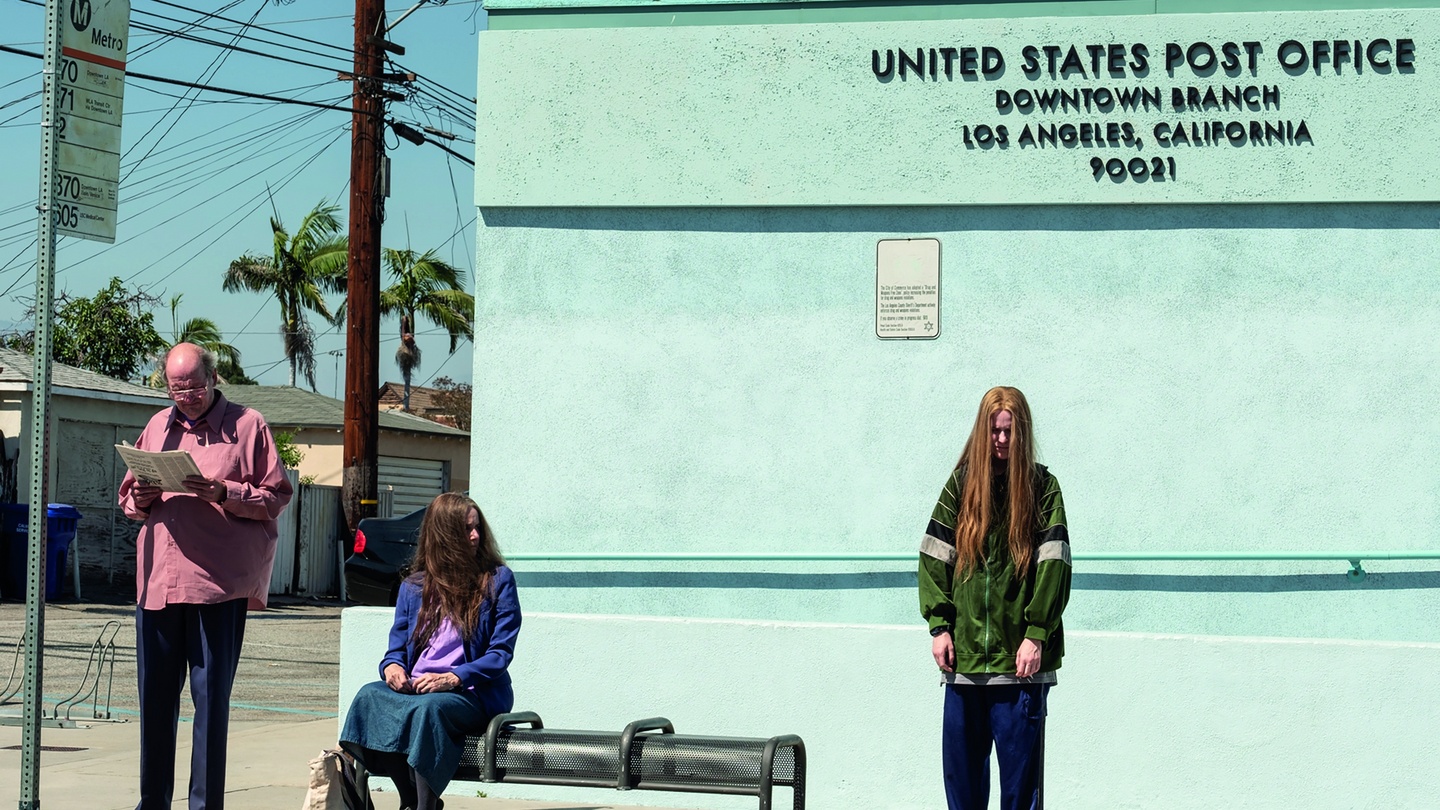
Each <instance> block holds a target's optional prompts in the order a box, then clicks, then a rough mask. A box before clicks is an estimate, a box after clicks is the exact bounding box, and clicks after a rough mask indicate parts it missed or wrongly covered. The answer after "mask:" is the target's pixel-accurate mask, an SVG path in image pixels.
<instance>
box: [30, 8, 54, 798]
mask: <svg viewBox="0 0 1440 810" xmlns="http://www.w3.org/2000/svg"><path fill="white" fill-rule="evenodd" d="M62 24H63V22H62V18H61V7H60V0H47V1H46V3H45V66H44V81H45V91H44V104H43V106H42V107H41V115H40V204H39V211H40V216H39V252H40V255H39V259H38V261H37V263H36V266H35V348H34V355H33V356H34V373H33V374H32V375H31V378H32V379H33V380H34V385H33V386H32V388H31V395H30V515H29V525H28V527H27V528H28V532H27V535H26V536H27V538H28V541H29V543H30V555H29V565H28V566H27V576H26V581H27V582H28V583H29V587H28V589H27V590H26V594H25V628H26V629H25V689H24V692H23V696H24V697H23V704H22V705H23V722H24V729H23V739H22V744H21V760H20V805H19V806H20V810H39V807H40V720H41V711H42V703H41V695H42V694H43V693H42V689H41V685H42V683H43V680H44V679H43V672H42V669H43V667H42V657H41V653H42V651H43V650H44V649H45V581H44V577H45V542H46V535H47V531H46V530H47V529H48V526H47V523H48V521H47V520H46V515H45V511H46V510H45V505H46V503H47V502H48V501H49V491H50V486H49V484H50V481H49V479H50V430H49V427H50V424H49V420H50V354H51V345H50V344H51V330H52V328H53V323H52V321H53V316H54V309H55V219H54V211H55V165H56V163H55V162H56V152H57V150H58V138H57V135H58V130H57V121H58V120H59V115H60V111H59V92H58V77H59V68H60V26H61V25H62Z"/></svg>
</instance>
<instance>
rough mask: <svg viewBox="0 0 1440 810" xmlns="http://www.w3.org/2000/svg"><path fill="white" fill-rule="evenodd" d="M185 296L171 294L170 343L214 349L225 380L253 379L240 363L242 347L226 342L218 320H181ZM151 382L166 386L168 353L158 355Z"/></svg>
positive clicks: (218, 368) (160, 386)
mask: <svg viewBox="0 0 1440 810" xmlns="http://www.w3.org/2000/svg"><path fill="white" fill-rule="evenodd" d="M184 297H185V296H183V295H180V294H178V293H177V294H175V295H174V296H172V297H171V298H170V327H171V333H170V345H171V346H174V345H175V344H177V343H194V344H195V345H196V346H199V347H200V348H202V349H205V350H207V351H210V352H213V353H214V354H215V359H216V360H217V361H218V363H217V364H216V368H217V370H218V371H219V373H220V379H221V381H223V382H228V383H237V384H240V385H244V384H246V383H249V382H253V381H252V380H251V379H250V378H249V377H247V376H245V370H244V369H243V368H241V367H240V350H239V349H237V348H235V347H234V346H232V345H230V344H229V343H226V342H225V339H224V336H223V335H221V333H220V327H218V326H216V325H215V322H214V321H212V320H210V319H209V318H190V319H188V320H186V321H185V322H184V323H181V322H180V301H181V300H182V299H184ZM149 382H150V387H151V388H164V387H165V357H164V355H161V356H160V357H158V358H156V361H155V370H154V371H153V372H151V373H150V379H149Z"/></svg>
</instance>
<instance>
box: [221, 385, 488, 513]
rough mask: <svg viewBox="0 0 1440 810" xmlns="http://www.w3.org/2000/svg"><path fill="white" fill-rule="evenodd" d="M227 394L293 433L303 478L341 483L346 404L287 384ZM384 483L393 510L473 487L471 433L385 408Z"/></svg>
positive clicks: (241, 388)
mask: <svg viewBox="0 0 1440 810" xmlns="http://www.w3.org/2000/svg"><path fill="white" fill-rule="evenodd" d="M221 390H222V391H224V392H225V396H227V397H229V398H230V399H231V400H233V401H235V402H238V403H240V404H242V405H246V406H248V407H251V408H254V409H255V410H257V411H259V412H260V413H261V415H262V416H264V417H265V421H266V422H269V423H270V428H271V430H274V431H276V432H281V431H283V432H287V433H290V434H292V436H293V440H294V442H295V446H296V447H298V448H299V449H300V451H301V452H302V453H304V454H305V458H304V460H302V461H301V462H300V466H299V467H298V469H299V472H300V477H301V480H302V481H306V482H309V483H314V484H322V485H329V486H340V485H341V483H342V478H343V476H342V469H343V466H344V464H343V461H344V460H343V451H344V444H345V434H344V428H345V403H343V402H341V401H340V400H338V399H332V398H331V397H327V396H325V395H323V394H317V393H315V392H313V391H306V390H304V389H301V388H293V387H291V386H288V385H226V386H221ZM379 451H380V453H379V455H380V459H379V462H380V469H379V475H378V478H379V483H380V489H381V490H382V496H381V497H382V500H383V499H384V498H385V497H387V496H386V495H385V494H384V491H385V490H387V489H389V490H390V492H391V493H393V495H392V497H393V498H394V507H393V513H394V514H397V515H402V514H405V513H407V512H411V511H414V510H415V509H419V508H420V507H422V506H424V505H426V504H428V503H429V502H430V499H431V498H434V497H435V496H436V495H438V494H439V493H441V492H446V491H450V490H465V489H468V488H469V486H470V434H469V433H467V432H465V431H463V430H457V429H455V428H453V427H449V426H447V425H442V424H439V423H436V422H431V421H430V420H428V419H422V418H420V417H418V416H414V415H411V414H408V413H403V412H401V411H388V410H381V411H380V447H379Z"/></svg>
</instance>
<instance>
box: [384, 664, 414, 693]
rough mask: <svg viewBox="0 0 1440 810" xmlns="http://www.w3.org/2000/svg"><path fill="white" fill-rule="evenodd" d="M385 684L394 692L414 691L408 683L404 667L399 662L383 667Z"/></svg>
mask: <svg viewBox="0 0 1440 810" xmlns="http://www.w3.org/2000/svg"><path fill="white" fill-rule="evenodd" d="M385 685H386V686H388V687H390V688H391V689H393V690H395V691H396V692H405V693H406V694H409V693H411V692H414V691H415V687H414V686H412V685H411V683H410V676H409V675H408V674H406V672H405V668H404V667H402V666H400V665H399V664H391V665H390V666H388V667H385Z"/></svg>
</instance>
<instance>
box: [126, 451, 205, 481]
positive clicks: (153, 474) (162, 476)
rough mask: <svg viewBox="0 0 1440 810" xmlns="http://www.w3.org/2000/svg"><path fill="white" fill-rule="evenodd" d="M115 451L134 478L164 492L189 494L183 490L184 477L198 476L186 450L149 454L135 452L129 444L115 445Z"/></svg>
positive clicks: (196, 469) (146, 452) (196, 468)
mask: <svg viewBox="0 0 1440 810" xmlns="http://www.w3.org/2000/svg"><path fill="white" fill-rule="evenodd" d="M115 450H116V452H118V453H119V454H120V458H122V459H124V461H125V464H126V465H127V466H129V467H130V472H133V473H135V477H136V478H138V479H140V480H141V481H145V482H146V483H150V484H155V485H157V486H159V487H160V488H161V489H162V490H164V491H166V492H189V490H187V489H186V488H185V484H184V481H185V476H187V475H199V474H200V468H199V467H197V466H195V459H194V458H192V457H191V456H190V453H189V452H188V451H186V450H164V451H161V452H151V451H149V450H137V449H136V448H134V447H132V446H130V445H129V444H117V445H115Z"/></svg>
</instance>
